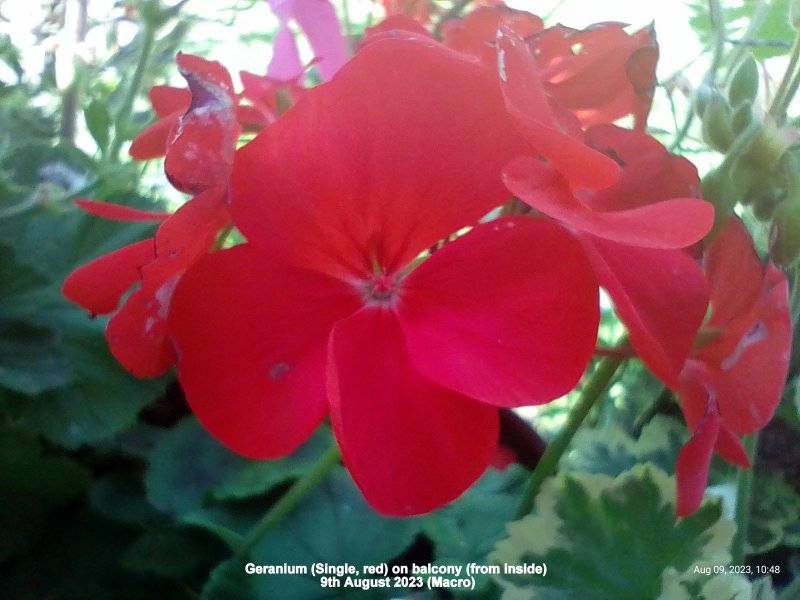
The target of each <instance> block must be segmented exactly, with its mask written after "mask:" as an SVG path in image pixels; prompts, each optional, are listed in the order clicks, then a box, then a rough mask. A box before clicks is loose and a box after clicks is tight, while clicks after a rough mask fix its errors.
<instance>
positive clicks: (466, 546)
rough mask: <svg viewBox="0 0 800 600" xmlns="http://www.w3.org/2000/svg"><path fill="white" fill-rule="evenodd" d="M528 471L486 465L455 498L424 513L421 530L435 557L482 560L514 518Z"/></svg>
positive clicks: (480, 561)
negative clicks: (468, 486) (474, 481)
mask: <svg viewBox="0 0 800 600" xmlns="http://www.w3.org/2000/svg"><path fill="white" fill-rule="evenodd" d="M527 475H528V471H527V470H526V469H524V468H523V467H521V466H519V465H512V466H510V467H508V468H507V469H506V470H504V471H496V470H495V469H489V470H488V471H487V472H486V473H485V474H484V476H483V477H481V478H480V479H479V480H478V482H477V483H475V484H474V485H473V486H472V487H471V488H470V489H469V490H467V491H466V492H465V493H464V495H463V496H461V497H460V498H459V499H458V500H456V501H455V502H453V503H452V504H448V505H447V506H444V507H443V508H441V509H439V510H437V511H436V512H434V513H431V514H430V515H427V516H425V517H423V519H422V522H423V531H424V532H425V534H426V535H427V536H428V538H429V539H430V540H431V541H432V542H433V543H434V544H435V554H436V557H437V559H438V560H449V561H453V562H455V563H456V564H467V563H470V562H477V563H482V562H483V559H484V557H485V556H486V555H487V554H488V553H489V552H490V551H491V550H492V548H493V547H494V544H495V542H497V541H499V540H500V539H501V538H502V537H504V535H505V524H506V523H507V522H508V521H510V520H512V519H513V518H514V514H515V513H516V509H517V504H518V503H519V494H520V492H521V491H522V488H523V487H524V486H525V482H526V480H527Z"/></svg>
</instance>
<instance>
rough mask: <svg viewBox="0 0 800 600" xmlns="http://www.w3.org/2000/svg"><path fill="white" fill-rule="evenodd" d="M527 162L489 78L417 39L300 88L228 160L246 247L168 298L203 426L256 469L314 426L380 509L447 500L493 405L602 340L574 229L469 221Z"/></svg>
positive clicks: (518, 398) (532, 399) (582, 359)
mask: <svg viewBox="0 0 800 600" xmlns="http://www.w3.org/2000/svg"><path fill="white" fill-rule="evenodd" d="M522 149H523V144H522V142H521V140H519V138H518V136H517V134H516V133H515V130H514V127H513V125H512V123H510V122H509V121H508V119H507V116H506V112H505V108H504V104H503V99H502V96H501V95H500V92H499V89H498V86H497V80H496V77H495V76H494V75H493V74H492V73H491V72H490V71H488V70H487V69H485V68H483V67H481V66H479V65H477V64H475V63H473V62H471V61H468V60H465V59H464V58H463V57H462V56H461V55H459V54H457V53H454V52H451V51H449V50H447V49H445V48H443V47H441V46H435V45H433V44H432V43H429V42H426V43H417V42H414V41H409V40H403V39H394V40H391V39H389V40H382V41H379V42H374V43H372V44H370V45H368V46H367V47H365V48H364V50H362V51H361V52H360V53H359V54H358V55H356V57H355V58H354V59H353V60H352V61H351V62H350V63H348V64H347V65H345V66H344V67H343V68H342V70H341V71H340V72H339V73H338V74H337V76H336V77H335V78H334V79H333V80H332V81H331V82H330V83H328V84H325V85H322V86H320V87H318V88H315V89H313V90H311V91H309V92H308V93H307V94H306V95H305V96H304V98H303V100H302V101H301V102H299V103H298V104H297V105H295V107H294V108H292V109H291V110H290V111H288V112H287V113H286V114H285V115H284V116H283V117H281V119H280V120H279V121H278V122H276V123H275V124H274V125H272V126H271V127H269V128H268V129H266V130H265V131H264V132H262V133H261V134H259V136H257V137H256V139H255V140H254V141H253V142H251V143H250V144H248V145H247V146H246V147H244V148H243V149H242V150H240V151H239V153H238V154H237V158H236V160H235V165H234V170H233V175H232V179H231V190H232V204H231V210H232V214H233V217H234V222H235V223H236V225H237V226H238V227H239V229H240V230H241V231H242V233H243V234H244V235H245V236H246V237H247V239H248V242H249V243H247V244H244V245H241V246H237V247H234V248H232V249H230V250H224V251H221V252H216V253H213V254H210V255H207V256H205V257H203V258H202V259H201V260H200V261H199V262H198V263H197V264H196V265H194V266H193V267H192V268H190V269H189V270H188V271H187V273H186V274H185V275H184V276H183V278H182V279H181V281H180V283H179V284H178V287H177V289H176V291H175V295H174V298H173V302H172V309H171V312H170V317H169V329H170V331H171V333H172V337H173V340H174V344H175V348H176V349H177V352H178V357H179V359H178V372H179V377H180V381H181V383H182V385H183V387H184V389H185V391H186V393H187V398H188V400H189V403H190V405H191V406H192V408H193V410H194V411H195V413H196V414H197V416H198V417H199V419H200V420H201V422H203V424H204V425H205V426H206V427H207V428H208V429H209V431H211V433H212V434H213V435H215V436H216V437H217V438H219V439H220V440H221V441H222V442H223V443H224V444H226V445H227V446H229V447H230V448H232V449H233V450H235V451H237V452H239V453H241V454H245V455H248V456H251V457H258V458H267V457H276V456H280V455H284V454H286V453H288V452H291V451H292V450H294V449H295V448H296V447H297V446H298V445H299V444H301V443H302V442H303V441H304V440H305V439H306V438H307V437H308V436H309V435H310V434H311V432H312V431H313V430H314V429H315V428H316V427H317V426H318V425H319V423H320V421H321V420H322V419H323V417H324V416H325V414H326V413H328V412H329V411H330V414H331V420H332V423H333V428H334V432H335V434H336V437H337V440H338V443H339V445H340V447H341V450H342V456H343V458H344V462H345V464H346V465H347V467H348V468H349V469H350V472H351V473H352V475H353V478H354V479H355V481H356V483H357V484H358V485H359V487H360V488H361V490H362V491H363V493H364V495H365V497H366V498H367V500H368V501H369V502H370V503H371V504H372V505H373V506H374V507H375V508H376V509H377V510H378V511H380V512H382V513H385V514H396V515H410V514H417V513H421V512H425V511H429V510H433V509H435V508H437V507H438V506H441V505H442V504H444V503H445V502H448V501H450V500H452V499H453V498H455V497H456V496H458V495H459V494H460V493H461V492H463V490H464V489H466V488H467V487H468V486H469V485H470V484H471V483H472V482H473V481H474V480H475V479H476V478H477V477H478V476H479V475H480V474H481V472H482V471H483V470H484V469H485V468H486V466H487V465H488V464H489V463H490V462H491V460H492V458H493V456H494V454H495V450H496V448H497V443H498V407H509V406H519V405H527V404H537V403H543V402H547V401H549V400H551V399H553V398H555V397H557V396H559V395H561V394H563V393H565V392H567V391H568V390H569V389H571V388H572V386H573V385H574V384H575V383H576V381H577V380H578V378H579V377H580V375H581V373H582V372H583V370H584V368H585V366H586V364H587V362H588V360H589V358H590V356H591V354H592V351H593V347H594V342H595V339H596V328H597V323H598V307H597V284H596V283H595V280H594V276H593V274H592V272H591V268H590V266H589V264H588V262H587V260H586V258H585V256H584V253H583V251H582V249H581V248H580V245H579V244H578V243H577V242H576V241H575V240H574V238H573V237H572V236H571V235H570V234H569V233H568V232H566V231H564V230H563V229H562V228H561V227H559V226H558V225H555V224H553V223H549V222H546V221H544V220H538V219H530V218H509V219H502V220H497V221H493V222H489V223H485V224H480V225H476V223H477V222H478V220H479V219H480V218H481V217H482V216H483V215H485V214H486V213H487V212H488V211H490V210H491V209H492V208H494V207H496V206H498V205H499V204H501V203H502V202H503V201H504V200H506V198H507V196H508V192H507V191H506V190H505V189H504V187H503V184H502V181H501V178H500V171H501V168H502V166H503V164H505V162H507V160H508V159H509V158H510V157H511V156H513V155H515V154H517V153H519V152H520V151H522ZM470 226H474V228H473V229H472V231H470V232H469V233H467V234H465V235H462V236H461V237H459V238H458V239H456V240H455V241H452V242H450V243H447V244H446V245H445V246H444V247H443V248H442V249H440V250H438V251H436V252H435V253H433V254H432V255H430V256H429V257H427V258H425V254H424V253H425V251H426V250H427V249H428V248H431V247H432V246H433V245H434V244H436V243H437V242H438V241H439V240H442V239H447V238H448V236H451V235H452V234H454V233H456V232H458V231H459V230H461V229H463V228H465V227H470ZM423 258H424V260H422V259H423ZM420 260H422V262H421V264H418V263H419V261H420ZM200 324H202V326H199V325H200Z"/></svg>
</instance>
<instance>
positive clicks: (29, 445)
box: [0, 429, 89, 561]
mask: <svg viewBox="0 0 800 600" xmlns="http://www.w3.org/2000/svg"><path fill="white" fill-rule="evenodd" d="M88 485H89V473H88V472H87V471H86V470H85V469H83V468H82V467H81V466H79V465H78V464H77V463H75V462H73V461H71V460H69V459H67V458H63V457H52V456H46V455H45V454H44V452H43V450H42V448H41V446H40V444H39V442H38V440H37V439H36V438H35V437H34V436H33V435H31V434H30V433H28V432H25V431H21V430H16V429H0V531H2V532H3V534H2V536H0V561H2V560H5V559H7V558H8V557H9V556H12V555H14V554H17V553H19V552H21V551H24V550H27V549H28V548H30V547H31V546H32V545H33V544H34V543H35V542H36V541H37V540H38V538H39V537H40V536H41V535H42V534H43V533H44V530H45V524H46V523H47V518H48V516H49V514H50V513H51V512H52V511H53V510H54V509H55V508H57V507H59V506H61V505H63V504H65V503H67V502H69V501H71V500H74V499H75V498H77V497H79V496H80V495H82V494H83V493H84V491H85V490H86V488H87V487H88Z"/></svg>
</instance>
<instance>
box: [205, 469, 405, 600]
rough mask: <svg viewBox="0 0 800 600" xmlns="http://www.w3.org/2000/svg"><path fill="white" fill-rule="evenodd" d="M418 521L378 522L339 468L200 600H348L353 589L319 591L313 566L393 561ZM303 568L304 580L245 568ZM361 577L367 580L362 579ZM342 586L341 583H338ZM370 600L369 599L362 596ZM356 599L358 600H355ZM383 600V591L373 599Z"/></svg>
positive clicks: (224, 569) (217, 577)
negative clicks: (250, 572)
mask: <svg viewBox="0 0 800 600" xmlns="http://www.w3.org/2000/svg"><path fill="white" fill-rule="evenodd" d="M419 527H420V522H419V520H418V519H390V518H385V517H381V516H380V515H378V514H376V513H375V511H374V510H373V509H372V508H370V507H369V506H368V505H367V504H366V502H365V501H364V499H363V497H362V495H361V493H360V492H359V491H358V488H356V486H355V484H354V483H353V480H352V479H351V478H350V476H349V475H348V473H347V471H346V470H345V469H344V468H341V467H340V468H337V469H335V470H334V471H333V472H332V473H331V474H330V475H329V476H328V478H327V480H326V481H325V483H324V484H323V485H322V486H321V487H320V488H318V489H317V490H316V491H315V493H314V494H312V495H311V496H309V497H308V498H306V499H305V501H304V502H303V504H301V505H300V506H299V507H298V508H297V509H296V510H295V511H294V512H293V513H291V514H290V515H289V516H288V517H287V518H286V519H285V520H284V521H283V522H281V523H280V525H278V526H277V527H276V528H275V529H273V530H272V531H270V532H269V533H268V534H267V535H265V536H264V538H263V539H262V540H261V541H260V542H259V543H258V544H257V545H256V547H255V548H254V549H253V552H252V556H251V557H250V558H245V559H242V560H239V561H236V560H231V561H227V562H226V563H223V564H222V565H220V566H219V567H218V568H217V569H216V570H215V571H214V572H213V573H212V576H211V579H210V580H209V583H208V584H207V585H206V587H205V588H204V590H203V594H202V597H203V598H204V599H205V600H223V599H228V598H237V599H240V598H258V599H265V600H266V599H269V598H292V599H293V600H306V599H308V600H310V599H312V598H313V599H319V598H345V597H347V598H349V597H354V596H356V593H355V592H357V591H358V590H356V589H354V588H344V587H341V588H338V589H337V588H321V587H320V583H319V578H318V577H313V576H311V573H310V569H311V565H312V564H313V563H317V562H320V563H328V564H330V565H343V564H345V563H347V564H350V565H353V566H355V568H356V569H358V570H359V572H360V571H361V569H362V567H363V566H364V565H379V564H381V563H383V562H387V563H388V562H389V561H390V560H391V559H393V558H395V557H396V556H398V555H399V554H400V553H401V552H402V551H403V550H405V549H406V548H407V547H408V545H409V544H410V543H411V541H412V539H413V538H414V536H415V535H416V534H417V532H418V531H419ZM247 562H253V563H254V564H256V565H283V564H288V565H305V566H306V567H307V568H308V574H306V575H290V574H282V575H249V576H246V575H245V574H244V568H245V564H246V563H247ZM360 577H362V578H364V577H369V576H368V575H363V574H361V575H360ZM342 580H343V581H344V579H343V578H342ZM364 596H366V597H373V594H372V593H369V592H368V593H366V594H364ZM357 597H362V595H358V596H357ZM377 597H378V598H383V597H386V594H385V590H383V593H378V594H377Z"/></svg>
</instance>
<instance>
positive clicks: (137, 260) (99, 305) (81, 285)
mask: <svg viewBox="0 0 800 600" xmlns="http://www.w3.org/2000/svg"><path fill="white" fill-rule="evenodd" d="M154 259H155V249H154V246H153V240H144V241H141V242H137V243H135V244H131V245H130V246H125V247H124V248H120V249H119V250H116V251H114V252H111V253H109V254H105V255H104V256H101V257H100V258H97V259H95V260H93V261H92V262H90V263H88V264H86V265H83V266H82V267H79V268H77V269H75V271H73V272H72V273H71V274H70V276H69V277H67V279H66V280H65V281H64V286H63V287H62V289H61V292H62V293H63V294H64V296H65V297H66V298H67V299H68V300H70V301H72V302H74V303H75V304H78V305H80V306H82V307H83V308H85V309H86V310H88V311H89V312H90V313H92V314H93V315H104V314H107V313H110V312H113V311H114V310H116V308H117V306H119V301H120V300H121V299H122V296H123V294H125V292H127V291H128V290H129V289H130V287H131V286H132V285H133V284H134V283H136V282H137V281H138V280H139V277H140V271H139V270H140V269H141V268H142V266H143V265H145V264H147V263H148V262H150V261H152V260H154Z"/></svg>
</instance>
